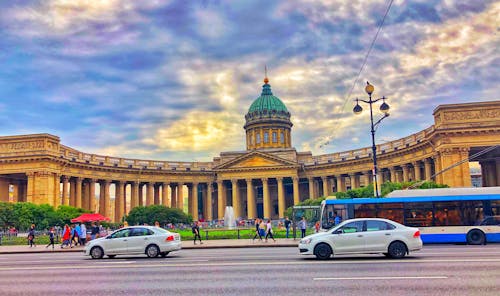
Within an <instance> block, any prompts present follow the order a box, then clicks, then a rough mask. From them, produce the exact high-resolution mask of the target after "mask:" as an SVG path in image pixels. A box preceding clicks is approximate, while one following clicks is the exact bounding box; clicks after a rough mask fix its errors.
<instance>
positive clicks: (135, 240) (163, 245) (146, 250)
mask: <svg viewBox="0 0 500 296" xmlns="http://www.w3.org/2000/svg"><path fill="white" fill-rule="evenodd" d="M180 249H181V237H180V235H179V234H178V233H172V232H169V231H167V230H165V229H163V228H159V227H154V226H130V227H124V228H120V229H118V230H116V231H115V232H113V233H111V234H109V235H108V236H105V237H102V238H98V239H95V240H92V241H90V242H89V243H88V244H87V245H86V246H85V251H84V252H85V255H87V256H91V257H92V258H93V259H100V258H102V257H103V256H104V255H106V256H108V257H109V258H113V257H115V256H116V255H133V254H146V255H147V256H148V257H150V258H154V257H158V255H161V256H162V257H166V256H167V255H168V253H170V252H172V251H178V250H180Z"/></svg>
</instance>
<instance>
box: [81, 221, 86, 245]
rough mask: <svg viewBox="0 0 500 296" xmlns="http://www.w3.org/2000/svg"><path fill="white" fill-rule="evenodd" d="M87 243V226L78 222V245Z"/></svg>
mask: <svg viewBox="0 0 500 296" xmlns="http://www.w3.org/2000/svg"><path fill="white" fill-rule="evenodd" d="M86 243H87V226H85V223H82V224H80V245H82V246H85V244H86Z"/></svg>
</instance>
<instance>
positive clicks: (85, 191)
mask: <svg viewBox="0 0 500 296" xmlns="http://www.w3.org/2000/svg"><path fill="white" fill-rule="evenodd" d="M89 195H90V190H89V183H88V182H85V180H82V208H83V209H85V210H89V209H90V197H89Z"/></svg>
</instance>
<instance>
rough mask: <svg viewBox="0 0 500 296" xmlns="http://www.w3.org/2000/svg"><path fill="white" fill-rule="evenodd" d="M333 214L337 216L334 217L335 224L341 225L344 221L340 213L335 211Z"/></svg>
mask: <svg viewBox="0 0 500 296" xmlns="http://www.w3.org/2000/svg"><path fill="white" fill-rule="evenodd" d="M333 214H334V216H335V219H334V221H335V225H339V224H340V223H341V222H342V217H341V216H340V215H338V214H337V212H334V213H333Z"/></svg>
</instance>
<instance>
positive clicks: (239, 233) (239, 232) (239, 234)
mask: <svg viewBox="0 0 500 296" xmlns="http://www.w3.org/2000/svg"><path fill="white" fill-rule="evenodd" d="M238 239H240V229H239V228H238Z"/></svg>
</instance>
